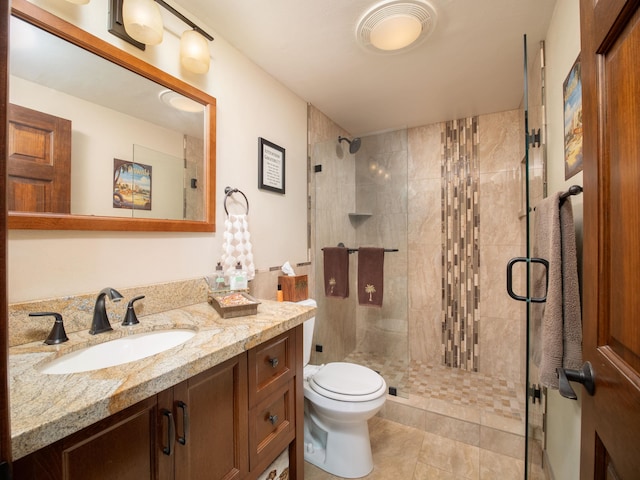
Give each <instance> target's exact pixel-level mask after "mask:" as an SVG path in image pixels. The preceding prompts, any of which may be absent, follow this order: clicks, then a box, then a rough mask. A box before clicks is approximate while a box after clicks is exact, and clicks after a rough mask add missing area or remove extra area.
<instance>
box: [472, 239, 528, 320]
mask: <svg viewBox="0 0 640 480" xmlns="http://www.w3.org/2000/svg"><path fill="white" fill-rule="evenodd" d="M522 253H523V252H522V250H521V247H520V246H519V245H483V246H482V265H481V267H480V279H481V282H482V283H483V284H484V285H490V286H491V288H484V289H482V291H481V292H480V303H481V305H483V310H482V312H483V313H482V315H483V316H487V317H492V318H518V316H519V313H520V310H521V309H522V306H523V303H521V302H516V301H515V300H513V299H512V298H511V297H510V296H509V295H508V294H507V288H506V285H507V278H506V276H507V274H506V270H507V269H506V265H507V263H508V262H509V260H510V259H511V258H513V257H518V256H522ZM513 272H514V277H516V276H517V275H519V273H520V270H518V267H517V266H516V267H515V268H514V269H513ZM522 272H524V268H523V269H522ZM516 293H518V292H516ZM520 293H521V294H522V293H524V292H520Z"/></svg>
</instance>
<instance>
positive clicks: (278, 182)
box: [258, 137, 285, 195]
mask: <svg viewBox="0 0 640 480" xmlns="http://www.w3.org/2000/svg"><path fill="white" fill-rule="evenodd" d="M258 140H259V149H258V188H261V189H263V190H271V191H272V192H277V193H282V194H283V195H284V190H285V189H284V187H285V176H284V172H285V168H284V167H285V163H284V162H285V158H284V153H285V152H284V148H282V147H280V146H278V145H276V144H275V143H272V142H270V141H269V140H265V139H264V138H262V137H259V138H258Z"/></svg>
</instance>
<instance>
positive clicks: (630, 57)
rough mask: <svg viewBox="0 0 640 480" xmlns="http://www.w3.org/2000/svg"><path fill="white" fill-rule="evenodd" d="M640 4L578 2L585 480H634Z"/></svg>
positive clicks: (639, 309) (639, 330)
mask: <svg viewBox="0 0 640 480" xmlns="http://www.w3.org/2000/svg"><path fill="white" fill-rule="evenodd" d="M639 6H640V2H638V0H633V1H632V0H597V1H595V0H581V5H580V13H581V33H582V52H581V59H582V82H583V126H584V270H583V281H584V285H583V292H584V294H583V299H584V318H583V330H584V357H585V361H586V360H588V361H590V362H591V363H592V365H593V370H594V374H595V394H594V395H593V396H589V395H587V394H586V392H585V394H584V395H583V397H582V398H583V403H582V445H581V451H582V454H581V465H580V470H581V478H583V479H592V478H597V479H637V478H639V476H640V8H639Z"/></svg>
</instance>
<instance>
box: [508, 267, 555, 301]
mask: <svg viewBox="0 0 640 480" xmlns="http://www.w3.org/2000/svg"><path fill="white" fill-rule="evenodd" d="M520 262H523V263H540V264H542V265H544V269H545V271H544V274H545V278H546V280H545V284H546V287H545V293H544V297H542V298H530V299H529V298H527V297H523V296H522V295H516V293H515V292H514V291H513V266H514V265H515V264H516V263H520ZM548 288H549V262H548V261H547V260H545V259H544V258H527V257H515V258H512V259H511V260H509V262H507V293H508V294H509V296H510V297H511V298H513V299H514V300H518V301H520V302H527V301H530V302H532V303H544V302H546V301H547V290H548Z"/></svg>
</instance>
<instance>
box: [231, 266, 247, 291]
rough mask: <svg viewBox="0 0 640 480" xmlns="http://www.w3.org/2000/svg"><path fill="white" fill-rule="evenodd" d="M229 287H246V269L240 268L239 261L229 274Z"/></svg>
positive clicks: (243, 288)
mask: <svg viewBox="0 0 640 480" xmlns="http://www.w3.org/2000/svg"><path fill="white" fill-rule="evenodd" d="M229 287H230V288H231V290H246V289H247V271H246V270H244V269H243V268H242V264H241V263H240V262H238V263H237V264H236V268H235V269H234V270H233V271H232V272H231V274H230V275H229Z"/></svg>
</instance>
